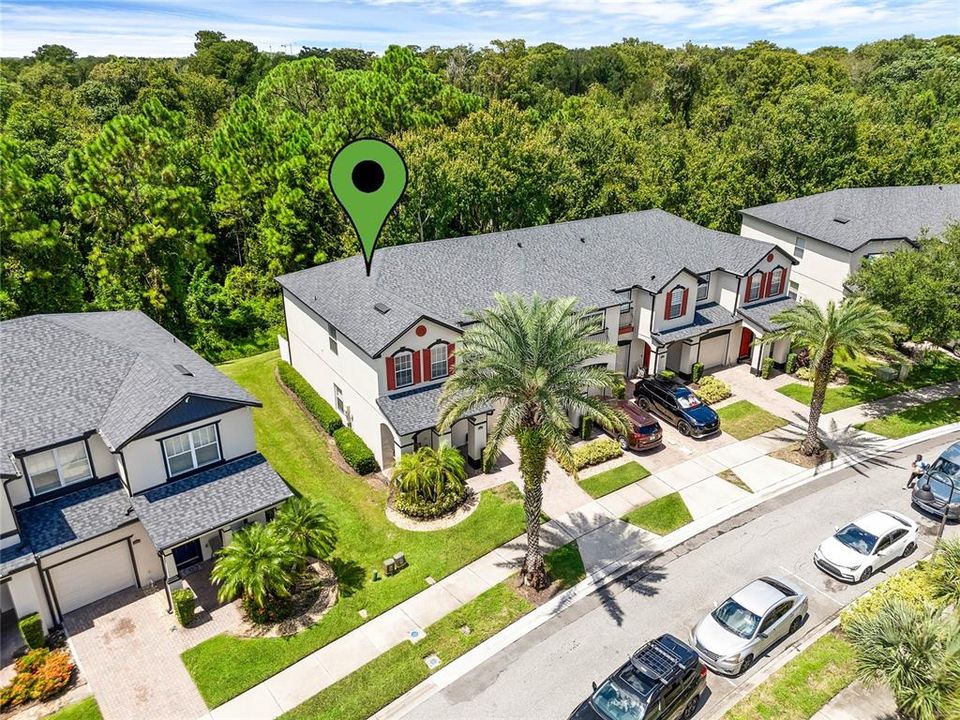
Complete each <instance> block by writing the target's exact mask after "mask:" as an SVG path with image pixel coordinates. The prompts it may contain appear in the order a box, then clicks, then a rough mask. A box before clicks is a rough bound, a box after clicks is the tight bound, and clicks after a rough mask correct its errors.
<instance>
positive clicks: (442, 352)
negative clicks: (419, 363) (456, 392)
mask: <svg viewBox="0 0 960 720" xmlns="http://www.w3.org/2000/svg"><path fill="white" fill-rule="evenodd" d="M449 357H450V345H449V344H448V343H445V342H438V343H436V344H435V345H431V346H430V379H431V380H435V379H437V378H442V377H446V376H447V375H449V374H450V369H449V364H448V362H447V359H448V358H449Z"/></svg>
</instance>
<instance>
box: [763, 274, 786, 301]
mask: <svg viewBox="0 0 960 720" xmlns="http://www.w3.org/2000/svg"><path fill="white" fill-rule="evenodd" d="M786 274H787V273H786V271H785V270H784V269H783V268H782V267H775V268H774V269H773V272H771V273H770V288H769V289H768V290H767V295H768V296H772V295H779V294H780V293H782V292H783V280H784V278H785V277H786Z"/></svg>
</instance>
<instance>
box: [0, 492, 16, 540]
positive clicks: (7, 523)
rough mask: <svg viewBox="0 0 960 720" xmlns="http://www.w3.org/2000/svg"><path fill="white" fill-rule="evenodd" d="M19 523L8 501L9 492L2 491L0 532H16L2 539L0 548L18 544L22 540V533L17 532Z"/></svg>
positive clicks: (0, 499)
mask: <svg viewBox="0 0 960 720" xmlns="http://www.w3.org/2000/svg"><path fill="white" fill-rule="evenodd" d="M16 529H17V523H16V520H14V518H13V508H11V507H10V503H9V502H8V501H7V493H5V492H0V534H6V533H14V534H13V535H9V536H7V537H5V538H3V539H0V548H5V547H9V546H10V545H16V544H17V543H18V542H20V535H19V534H17V533H16Z"/></svg>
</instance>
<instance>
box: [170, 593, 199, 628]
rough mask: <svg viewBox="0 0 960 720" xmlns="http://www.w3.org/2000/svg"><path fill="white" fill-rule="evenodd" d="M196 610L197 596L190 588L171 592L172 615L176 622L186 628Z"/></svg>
mask: <svg viewBox="0 0 960 720" xmlns="http://www.w3.org/2000/svg"><path fill="white" fill-rule="evenodd" d="M196 608H197V596H196V595H194V594H193V590H191V589H190V588H180V589H179V590H174V591H173V614H174V615H176V616H177V622H178V623H180V624H181V625H182V626H183V627H186V626H187V625H189V624H190V623H191V622H193V612H194V610H196Z"/></svg>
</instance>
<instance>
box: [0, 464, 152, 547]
mask: <svg viewBox="0 0 960 720" xmlns="http://www.w3.org/2000/svg"><path fill="white" fill-rule="evenodd" d="M15 512H16V513H17V515H18V516H19V518H20V528H21V530H22V531H23V532H22V536H23V540H24V541H25V542H26V543H28V544H29V545H30V547H31V548H32V549H33V552H34V554H35V555H37V556H39V557H42V556H44V555H49V554H50V553H52V552H56V551H58V550H63V549H64V548H67V547H70V546H71V545H76V544H77V543H80V542H83V541H84V540H89V539H90V538H94V537H97V536H98V535H103V534H104V533H107V532H110V531H111V530H115V529H116V528H118V527H122V526H123V525H126V524H127V523H129V522H132V521H134V520H136V519H137V516H136V514H135V513H133V512H132V511H131V508H130V497H129V496H128V495H127V491H126V490H125V489H124V488H123V486H122V485H121V484H120V481H119V480H118V479H117V478H111V479H110V480H104V481H102V482H98V483H95V484H93V485H88V486H87V487H85V488H82V489H80V490H77V491H75V492H72V493H68V494H66V495H61V496H60V497H57V498H54V499H52V500H46V501H44V502H40V503H37V504H36V505H31V506H28V507H19V508H16V510H15Z"/></svg>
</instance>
